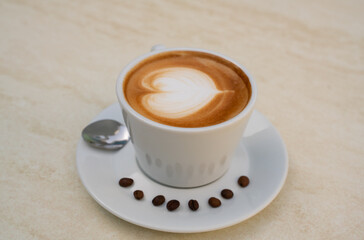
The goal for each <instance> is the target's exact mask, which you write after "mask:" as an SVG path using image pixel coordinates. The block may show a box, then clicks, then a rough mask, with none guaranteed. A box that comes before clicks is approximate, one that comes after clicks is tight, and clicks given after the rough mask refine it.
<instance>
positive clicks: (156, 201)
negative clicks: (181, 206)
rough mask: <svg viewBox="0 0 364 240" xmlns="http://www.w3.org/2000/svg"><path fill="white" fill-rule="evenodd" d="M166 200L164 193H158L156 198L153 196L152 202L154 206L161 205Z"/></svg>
mask: <svg viewBox="0 0 364 240" xmlns="http://www.w3.org/2000/svg"><path fill="white" fill-rule="evenodd" d="M164 201H166V199H165V198H164V196H163V195H158V196H156V197H155V198H153V200H152V203H153V205H154V206H160V205H162V204H163V203H164Z"/></svg>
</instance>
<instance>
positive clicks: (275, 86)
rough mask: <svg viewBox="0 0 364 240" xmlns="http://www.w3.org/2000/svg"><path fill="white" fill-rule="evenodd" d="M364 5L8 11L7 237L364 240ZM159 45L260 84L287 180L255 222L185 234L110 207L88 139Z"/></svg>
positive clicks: (1, 140) (86, 6)
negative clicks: (83, 176) (80, 155)
mask: <svg viewBox="0 0 364 240" xmlns="http://www.w3.org/2000/svg"><path fill="white" fill-rule="evenodd" d="M363 10H364V2H363V1H355V0H348V1H339V0H334V1H328V0H322V1H314V0H307V1H303V0H302V1H277V0H274V1H88V2H86V1H84V2H82V1H24V0H15V1H12V0H3V1H1V2H0V130H1V135H0V239H42V240H43V239H78V240H81V239H171V238H175V239H364V184H363V182H364V140H363V139H364V17H363V16H364V15H363ZM156 43H163V44H165V45H166V46H168V47H181V46H183V47H199V48H205V49H210V50H214V51H217V52H221V53H223V54H225V55H228V56H230V57H232V58H234V59H236V60H237V61H239V62H240V63H241V64H243V65H244V66H246V68H247V69H249V71H250V72H251V74H252V75H253V76H254V77H255V79H256V81H257V84H258V90H259V95H258V99H257V104H256V108H257V109H258V110H259V111H261V112H262V113H263V114H264V115H265V116H267V118H268V119H269V120H270V121H271V122H272V123H273V124H274V125H275V126H276V128H277V129H278V130H279V132H280V133H281V135H282V137H283V139H284V140H285V142H286V145H287V148H288V154H289V161H290V166H289V173H288V177H287V181H286V184H285V186H284V187H283V189H282V191H281V193H280V194H279V195H278V197H277V198H276V199H275V200H274V201H273V202H272V204H270V205H269V206H268V207H267V208H266V209H264V210H263V211H262V212H260V213H259V214H258V215H256V216H254V217H253V218H251V219H249V220H247V221H244V222H242V223H240V224H237V225H235V226H232V227H229V228H225V229H222V230H217V231H213V232H207V233H198V234H173V233H164V232H158V231H154V230H149V229H145V228H142V227H138V226H135V225H133V224H130V223H128V222H126V221H123V220H121V219H119V218H117V217H115V216H113V215H112V214H110V213H109V212H107V211H106V210H104V209H103V208H102V207H100V206H99V205H98V204H97V203H96V202H95V201H94V200H93V199H92V198H91V197H90V196H89V195H88V193H87V192H86V190H85V188H84V187H83V185H82V184H81V182H80V179H79V177H78V175H77V170H76V165H75V152H76V144H77V142H78V140H79V138H80V132H81V130H82V128H83V127H84V126H85V125H86V124H87V123H88V122H89V121H90V120H91V119H92V118H93V117H94V116H95V115H96V114H97V113H99V112H100V111H101V110H102V109H104V108H105V107H107V106H108V105H110V104H112V103H114V102H116V96H115V89H114V88H115V81H116V78H117V76H118V74H119V72H120V70H121V69H122V68H123V66H125V65H126V64H127V63H128V62H129V61H130V60H131V59H133V58H135V57H136V56H138V55H141V54H143V53H145V52H147V51H149V49H150V47H151V46H152V45H154V44H156Z"/></svg>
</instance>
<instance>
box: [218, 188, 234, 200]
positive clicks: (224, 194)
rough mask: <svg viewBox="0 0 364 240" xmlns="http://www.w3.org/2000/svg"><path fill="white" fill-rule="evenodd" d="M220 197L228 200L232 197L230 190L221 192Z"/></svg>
mask: <svg viewBox="0 0 364 240" xmlns="http://www.w3.org/2000/svg"><path fill="white" fill-rule="evenodd" d="M221 196H222V197H223V198H225V199H230V198H232V197H233V196H234V193H233V191H231V190H230V189H224V190H222V191H221Z"/></svg>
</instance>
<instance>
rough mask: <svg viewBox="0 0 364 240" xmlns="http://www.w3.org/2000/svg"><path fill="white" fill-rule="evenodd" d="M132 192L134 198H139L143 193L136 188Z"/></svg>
mask: <svg viewBox="0 0 364 240" xmlns="http://www.w3.org/2000/svg"><path fill="white" fill-rule="evenodd" d="M133 194H134V197H135V199H136V200H140V199H142V198H143V197H144V193H143V191H141V190H136V191H134V193H133Z"/></svg>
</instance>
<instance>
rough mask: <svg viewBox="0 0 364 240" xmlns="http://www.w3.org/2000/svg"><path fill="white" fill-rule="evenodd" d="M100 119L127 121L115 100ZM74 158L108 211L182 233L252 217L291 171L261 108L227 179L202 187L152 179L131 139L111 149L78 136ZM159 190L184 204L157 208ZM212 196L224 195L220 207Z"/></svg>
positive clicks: (281, 144)
mask: <svg viewBox="0 0 364 240" xmlns="http://www.w3.org/2000/svg"><path fill="white" fill-rule="evenodd" d="M100 119H115V120H117V121H120V122H123V118H122V115H121V111H120V107H119V105H118V104H117V103H115V104H113V105H111V106H109V107H108V108H106V109H105V110H104V111H102V112H101V113H100V114H99V115H97V116H96V118H95V119H94V120H93V121H96V120H100ZM76 161H77V169H78V173H79V176H80V178H81V181H82V183H83V185H84V186H85V187H86V189H87V191H88V192H89V194H90V195H91V196H92V197H93V198H94V199H95V200H96V201H97V202H98V203H99V204H100V205H101V206H103V207H104V208H105V209H106V210H108V211H109V212H111V213H113V214H114V215H116V216H118V217H120V218H122V219H124V220H125V221H128V222H131V223H134V224H136V225H139V226H143V227H146V228H151V229H155V230H160V231H166V232H183V233H191V232H205V231H211V230H216V229H220V228H224V227H228V226H231V225H234V224H236V223H239V222H241V221H244V220H246V219H248V218H250V217H252V216H254V215H255V214H257V213H258V212H260V211H261V210H263V209H264V208H265V207H266V206H267V205H268V204H269V203H270V202H271V201H272V200H273V199H274V198H275V197H276V196H277V194H278V193H279V191H280V190H281V188H282V187H283V184H284V181H285V179H286V176H287V170H288V157H287V151H286V147H285V145H284V142H283V140H282V139H281V137H280V136H279V134H278V132H277V130H276V129H275V128H274V127H273V125H272V124H271V123H270V122H269V121H268V120H267V119H266V118H265V117H264V116H263V115H262V114H261V113H259V112H258V111H254V113H253V114H252V117H251V119H250V121H249V124H248V126H247V129H246V131H245V134H244V137H243V138H242V139H241V142H240V144H239V147H238V149H237V151H236V154H235V157H234V159H233V161H232V165H231V168H230V169H229V170H228V172H227V173H226V174H225V175H224V176H223V177H221V178H220V179H218V180H217V181H215V182H213V183H211V184H209V185H206V186H203V187H198V188H193V189H177V188H172V187H167V186H164V185H160V184H158V183H156V182H154V181H152V180H150V179H149V178H148V177H146V176H145V175H144V174H143V173H142V172H141V170H140V169H139V167H138V166H137V164H136V161H135V158H134V149H133V146H132V143H131V142H129V143H128V144H127V145H126V146H125V147H124V148H123V149H121V150H119V151H117V152H108V151H103V150H98V149H94V148H91V147H89V146H88V145H87V144H86V143H85V142H83V140H80V141H79V144H78V147H77V156H76ZM241 175H246V176H248V177H249V178H250V184H249V186H247V187H246V188H241V187H240V186H239V185H238V184H237V179H238V177H239V176H241ZM122 177H131V178H133V179H134V185H132V186H131V187H129V188H121V187H120V186H119V184H118V182H119V179H120V178H122ZM224 188H229V189H231V190H232V191H233V192H234V197H233V198H232V199H230V200H226V199H223V198H222V197H221V196H220V192H221V190H222V189H224ZM137 189H140V190H142V191H143V192H144V199H143V200H141V201H137V200H135V199H134V197H133V191H134V190H137ZM159 194H162V195H164V196H165V197H166V202H167V201H169V200H171V199H177V200H179V201H180V203H181V205H180V207H179V208H178V209H177V210H175V211H174V212H169V211H168V210H167V209H166V203H164V204H163V205H162V206H159V207H155V206H153V205H152V203H151V202H152V199H153V198H154V197H155V196H156V195H159ZM212 196H214V197H218V198H219V199H221V202H222V205H221V206H220V207H219V208H211V207H210V206H209V205H208V203H207V201H208V199H209V198H210V197H212ZM190 199H196V200H198V202H199V204H200V208H199V210H198V211H196V212H193V211H191V210H190V209H189V208H188V204H187V203H188V201H189V200H190Z"/></svg>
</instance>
